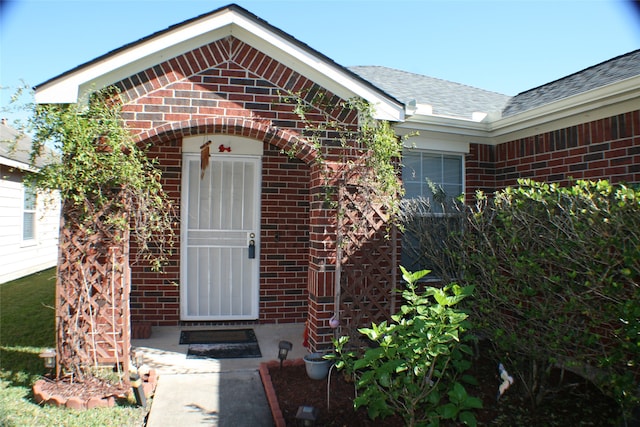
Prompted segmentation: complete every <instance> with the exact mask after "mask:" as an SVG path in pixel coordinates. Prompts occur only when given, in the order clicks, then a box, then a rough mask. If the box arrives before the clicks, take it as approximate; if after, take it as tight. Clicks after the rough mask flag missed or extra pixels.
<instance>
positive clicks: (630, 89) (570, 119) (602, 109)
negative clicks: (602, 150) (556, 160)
mask: <svg viewBox="0 0 640 427" xmlns="http://www.w3.org/2000/svg"><path fill="white" fill-rule="evenodd" d="M639 106H640V76H635V77H631V78H629V79H626V80H622V81H619V82H616V83H613V84H610V85H607V86H603V87H600V88H596V89H593V90H590V91H587V92H584V93H581V94H578V95H574V96H570V97H568V98H564V99H562V100H559V101H557V102H553V103H550V104H546V105H543V106H541V107H538V108H534V109H532V110H528V111H525V112H523V113H520V114H515V115H513V116H509V117H505V118H500V119H497V120H495V121H493V122H489V123H488V131H489V133H488V136H489V137H490V139H491V140H492V141H493V144H502V143H504V142H508V141H513V140H515V139H520V138H526V137H529V136H533V135H539V134H541V133H545V132H550V131H553V130H557V129H562V128H566V127H570V126H575V125H577V124H581V123H586V122H590V121H594V120H599V119H603V118H606V117H611V116H615V115H617V114H622V113H625V112H629V111H634V110H637V109H638V108H639Z"/></svg>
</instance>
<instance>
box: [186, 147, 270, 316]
mask: <svg viewBox="0 0 640 427" xmlns="http://www.w3.org/2000/svg"><path fill="white" fill-rule="evenodd" d="M183 160H184V163H183V179H182V183H183V188H182V200H183V203H182V209H183V211H182V225H181V228H182V230H181V242H182V243H181V250H182V255H181V258H182V259H181V290H180V301H181V318H182V319H183V320H246V319H257V318H258V298H259V289H258V287H259V259H260V254H259V248H260V242H259V237H260V181H261V176H260V173H261V161H260V157H255V156H232V155H221V154H214V155H211V156H210V158H209V165H208V167H207V168H206V169H205V171H204V172H203V174H202V176H201V170H200V155H199V154H189V153H187V154H184V157H183Z"/></svg>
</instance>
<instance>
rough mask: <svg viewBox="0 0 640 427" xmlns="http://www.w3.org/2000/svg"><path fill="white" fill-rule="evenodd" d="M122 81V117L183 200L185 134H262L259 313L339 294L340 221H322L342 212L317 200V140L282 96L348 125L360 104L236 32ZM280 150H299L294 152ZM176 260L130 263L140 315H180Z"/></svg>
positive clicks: (333, 150)
mask: <svg viewBox="0 0 640 427" xmlns="http://www.w3.org/2000/svg"><path fill="white" fill-rule="evenodd" d="M118 86H119V88H120V90H121V95H122V97H123V99H124V101H125V105H124V118H125V121H126V123H127V125H128V126H129V128H130V129H132V130H133V131H134V132H135V133H136V135H137V137H138V138H139V140H140V141H142V142H144V143H151V144H152V148H151V152H150V156H153V157H157V158H158V160H159V162H160V163H159V165H160V167H161V168H162V169H164V172H165V177H164V185H165V188H166V189H167V190H168V191H169V192H170V194H171V196H172V197H173V198H174V199H175V200H176V202H178V201H179V197H180V171H181V164H180V162H181V141H182V138H183V137H185V136H188V135H197V134H204V133H206V134H213V133H220V134H230V135H237V136H243V137H248V138H253V139H257V140H260V141H263V143H264V157H263V188H262V230H261V244H262V247H261V270H260V319H259V320H260V321H262V322H300V321H303V320H304V319H306V317H307V313H308V311H309V310H308V303H309V301H312V302H314V303H313V304H315V301H329V300H331V301H332V300H333V286H319V283H320V282H323V283H324V281H327V280H329V279H331V278H332V275H333V271H332V268H331V267H332V266H331V264H333V263H334V262H335V245H333V244H331V242H328V241H327V239H328V240H331V238H330V237H331V232H332V231H335V230H334V228H332V226H331V224H330V225H329V228H328V231H329V232H330V235H329V237H327V234H325V229H326V228H325V227H322V229H321V230H320V229H319V228H318V225H317V224H319V223H320V222H322V223H323V224H325V225H326V224H327V221H328V222H331V221H333V220H334V219H335V212H333V211H331V210H326V208H325V207H323V206H322V204H321V203H318V202H316V201H314V200H317V199H318V197H319V193H321V192H322V191H323V190H322V189H323V185H324V184H325V182H324V176H323V175H322V174H321V173H320V172H319V169H318V165H317V164H316V162H315V159H316V157H317V152H316V148H314V146H313V145H312V144H310V143H309V142H308V141H306V140H305V139H304V135H305V128H306V123H304V122H303V121H301V120H300V118H299V116H298V115H297V114H296V113H295V111H294V106H293V105H291V104H290V103H288V102H285V101H284V100H283V99H282V95H283V94H285V93H286V92H287V91H291V92H293V93H300V94H301V95H302V96H303V98H304V99H305V101H306V102H307V103H308V105H309V106H310V107H312V108H311V109H310V110H309V112H308V114H307V119H309V120H310V121H312V122H315V123H318V122H320V121H323V122H324V120H325V116H324V115H323V113H322V112H321V111H324V112H325V113H326V114H328V115H329V117H331V118H333V119H336V120H338V121H340V122H342V123H348V124H354V123H356V120H357V116H356V113H355V112H348V111H345V110H342V109H339V108H335V107H334V106H335V105H336V104H337V103H338V102H340V101H341V100H340V98H339V97H337V96H335V95H333V94H331V93H328V92H326V91H324V93H323V95H324V96H322V97H319V96H318V94H319V93H320V91H322V88H320V87H319V86H318V85H317V84H315V83H314V82H312V81H310V80H308V79H306V78H305V77H303V76H302V75H300V74H298V73H296V72H295V71H293V70H291V69H289V68H287V67H285V66H284V65H282V64H280V63H278V62H277V61H275V60H274V59H272V58H270V57H268V56H267V55H265V54H264V53H262V52H260V51H258V50H256V49H254V48H252V47H250V46H248V45H246V44H244V43H242V42H240V41H238V40H237V39H235V38H233V37H228V38H225V39H223V40H219V41H216V42H213V43H211V44H209V45H207V46H203V47H201V48H199V49H196V50H194V51H192V52H188V53H186V54H184V55H182V56H180V57H178V58H173V59H169V60H167V61H166V62H164V63H162V64H159V65H156V66H154V67H152V68H150V69H147V70H145V71H142V72H140V73H138V74H136V75H134V76H131V77H129V78H127V79H125V80H123V81H121V82H119V84H118ZM332 136H333V135H331V134H329V133H327V134H325V135H320V137H321V138H322V140H323V142H327V144H326V145H325V146H324V148H323V150H324V151H325V155H327V156H328V158H329V159H331V158H333V156H334V155H336V156H338V155H339V154H340V153H339V151H340V144H339V143H337V142H334V143H332V141H331V138H332ZM292 149H293V150H292ZM283 151H287V152H288V151H292V152H295V158H293V159H292V158H290V157H289V156H288V155H286V154H283V153H282V152H283ZM312 201H314V202H313V203H312ZM177 206H178V208H179V203H177ZM314 224H316V225H314ZM176 231H177V232H179V230H176ZM327 243H329V244H327ZM134 249H135V248H134ZM133 252H135V250H134V251H133ZM132 257H133V255H132ZM179 269H180V265H179V254H178V253H176V254H175V255H174V257H173V259H172V262H171V265H170V266H168V268H167V269H165V273H166V274H164V275H161V274H156V273H153V272H151V271H149V269H148V268H147V267H146V266H144V265H141V264H134V265H133V268H132V284H133V289H132V299H131V312H132V319H133V321H134V322H136V321H142V320H145V321H150V322H152V323H153V324H154V325H175V324H177V323H178V322H179V288H178V287H177V286H173V285H172V283H176V284H177V283H179V278H180V277H179ZM310 311H313V310H310ZM312 322H313V323H314V330H322V331H324V329H320V328H325V327H326V325H325V323H327V322H328V318H327V319H325V316H324V315H319V316H318V317H317V318H316V317H314V318H313V319H312ZM322 334H323V333H322V332H321V333H320V335H322ZM320 335H318V334H316V333H315V332H314V336H313V338H312V341H313V342H316V341H327V340H328V338H326V337H322V336H320Z"/></svg>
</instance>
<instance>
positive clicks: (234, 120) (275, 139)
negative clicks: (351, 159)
mask: <svg viewBox="0 0 640 427" xmlns="http://www.w3.org/2000/svg"><path fill="white" fill-rule="evenodd" d="M125 123H126V122H125ZM216 133H218V134H226V135H234V136H243V137H247V138H252V139H256V140H259V141H262V142H265V143H268V144H272V145H274V146H275V147H277V148H279V149H281V150H283V151H286V152H288V153H289V152H291V153H294V156H295V157H296V158H297V159H299V160H301V161H302V162H304V163H305V164H307V165H313V164H314V161H315V160H316V158H317V157H318V153H317V149H316V148H315V147H313V146H312V145H311V144H310V143H309V142H308V141H306V140H304V139H301V138H299V137H298V136H297V134H296V133H294V132H291V131H289V130H287V129H282V128H278V127H275V126H272V125H271V123H270V121H268V120H253V119H251V118H246V117H207V118H199V119H194V120H185V121H181V122H172V123H167V124H164V125H161V126H159V127H157V128H153V129H150V130H148V131H145V132H142V133H140V134H138V135H137V139H138V141H140V142H149V143H151V144H154V143H158V142H161V141H165V140H167V139H178V138H183V137H185V136H193V135H200V134H216Z"/></svg>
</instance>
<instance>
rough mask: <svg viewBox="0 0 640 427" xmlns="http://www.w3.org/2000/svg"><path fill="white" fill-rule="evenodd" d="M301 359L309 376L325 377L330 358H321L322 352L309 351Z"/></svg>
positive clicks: (313, 377) (315, 378) (314, 377)
mask: <svg viewBox="0 0 640 427" xmlns="http://www.w3.org/2000/svg"><path fill="white" fill-rule="evenodd" d="M303 359H304V365H305V368H306V369H307V375H308V376H309V378H311V379H312V380H321V379H324V378H326V377H327V374H328V373H329V368H330V367H331V363H332V362H331V360H325V359H323V358H322V353H309V354H307V355H305V356H304V358H303Z"/></svg>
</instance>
